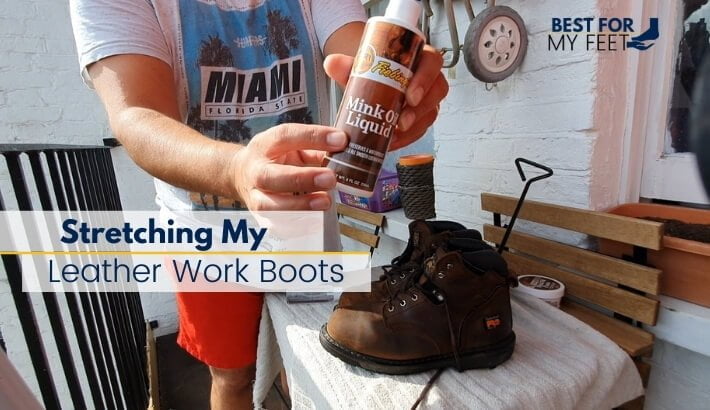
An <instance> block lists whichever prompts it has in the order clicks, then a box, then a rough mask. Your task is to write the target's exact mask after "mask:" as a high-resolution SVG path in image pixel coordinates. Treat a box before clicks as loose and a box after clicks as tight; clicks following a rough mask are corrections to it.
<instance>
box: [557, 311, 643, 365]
mask: <svg viewBox="0 0 710 410" xmlns="http://www.w3.org/2000/svg"><path fill="white" fill-rule="evenodd" d="M561 307H562V310H563V311H565V312H566V313H568V314H570V315H572V316H574V317H576V318H577V319H579V320H580V321H582V322H584V323H586V324H588V325H589V326H591V327H592V328H594V329H595V330H596V331H598V332H599V333H601V334H603V335H604V336H606V337H608V338H609V339H611V340H612V341H613V342H614V343H616V344H618V345H619V347H621V349H622V350H624V351H625V352H626V353H628V354H629V356H631V357H639V356H643V355H646V354H648V353H650V352H651V350H652V349H653V339H654V338H653V334H651V333H648V332H646V331H645V330H643V329H640V328H638V327H635V326H631V325H629V324H628V323H624V322H622V321H620V320H617V319H614V318H613V317H609V316H606V315H604V314H602V313H599V312H596V311H594V310H592V309H589V308H588V307H585V306H582V305H580V304H578V303H574V302H572V301H570V300H568V299H563V301H562V306H561ZM639 373H641V372H639ZM642 375H643V374H642Z"/></svg>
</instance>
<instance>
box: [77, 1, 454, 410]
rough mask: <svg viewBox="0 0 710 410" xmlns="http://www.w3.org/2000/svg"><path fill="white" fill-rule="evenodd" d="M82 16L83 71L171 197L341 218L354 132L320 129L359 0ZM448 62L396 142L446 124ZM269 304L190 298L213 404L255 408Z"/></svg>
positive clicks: (184, 330)
mask: <svg viewBox="0 0 710 410" xmlns="http://www.w3.org/2000/svg"><path fill="white" fill-rule="evenodd" d="M71 14H72V22H73V25H74V34H75V37H76V42H77V49H78V52H79V57H80V64H81V68H82V74H83V75H84V78H85V80H86V81H87V82H88V83H90V84H91V85H93V87H94V88H95V89H96V91H97V93H98V95H99V97H100V98H101V100H102V102H103V103H104V105H105V108H106V111H107V113H108V117H109V121H110V124H111V128H112V130H113V132H114V134H115V135H116V137H117V138H118V139H119V140H120V141H121V143H122V144H123V146H124V147H125V148H126V150H127V151H128V153H129V154H130V155H131V157H132V158H133V160H134V161H135V162H136V163H137V164H138V165H139V166H141V167H142V168H143V169H145V170H146V171H147V172H149V173H150V174H151V175H153V176H154V177H155V178H156V190H157V194H158V195H157V201H158V203H159V204H160V206H162V207H167V208H168V209H171V210H185V209H214V208H224V207H225V206H230V207H231V206H235V207H239V206H245V207H247V208H249V209H251V210H315V211H326V210H327V211H328V212H329V215H332V207H331V205H332V200H331V196H330V194H329V191H330V190H332V189H333V188H334V187H335V183H336V180H335V175H334V174H333V172H332V171H330V170H329V169H327V168H321V167H320V166H319V165H320V164H321V161H322V159H323V155H324V153H325V152H329V151H340V150H342V149H344V147H345V146H346V144H347V137H346V135H345V134H344V133H343V132H340V131H338V130H336V129H333V128H331V127H327V126H322V125H314V124H326V123H328V122H329V114H328V88H327V81H326V76H325V73H327V75H328V76H330V77H331V78H332V79H333V80H335V81H337V82H338V84H340V85H341V86H344V85H345V83H346V82H347V78H348V75H349V72H350V68H351V66H352V62H353V58H352V57H351V56H353V55H354V54H355V52H356V50H357V47H358V44H359V39H360V37H361V35H362V32H363V28H364V24H363V22H364V20H365V13H364V10H363V8H362V6H361V3H360V0H300V1H298V0H160V1H158V0H72V1H71ZM324 58H325V60H323V59H324ZM441 66H442V59H441V56H440V55H439V54H438V53H437V52H436V51H435V50H434V49H433V48H431V47H427V48H426V50H425V52H424V54H423V56H422V58H421V60H420V64H419V66H418V68H417V72H416V75H415V77H414V79H413V80H412V82H411V87H410V89H409V91H408V94H407V103H408V106H409V107H408V108H407V109H406V110H405V111H404V113H403V114H402V116H401V120H400V123H399V127H398V132H397V135H396V136H395V139H394V140H393V142H392V149H398V148H401V147H403V146H405V145H407V144H409V143H411V142H413V141H415V140H416V139H418V138H419V137H421V136H422V135H423V134H424V132H425V131H426V129H427V128H428V127H429V126H430V125H431V124H432V123H433V122H434V120H435V118H436V115H437V111H438V110H437V106H438V104H439V102H440V101H441V100H442V99H443V98H444V97H445V95H446V94H447V92H448V85H447V83H446V80H445V79H444V77H443V76H442V75H441ZM296 192H309V193H308V194H305V195H294V193H296ZM235 198H238V199H239V200H238V201H235ZM333 225H334V224H333ZM336 240H337V235H336V236H335V238H333V241H336ZM333 241H331V246H333V243H332V242H333ZM262 300H263V299H262V296H261V295H255V294H249V293H229V294H214V293H213V294H199V293H189V294H179V295H178V310H179V314H180V335H179V339H178V342H179V344H180V345H181V346H182V347H183V348H185V349H186V350H187V351H188V352H189V353H191V354H192V355H193V356H195V357H196V358H197V359H199V360H201V361H203V362H204V363H206V364H207V365H208V366H209V367H210V371H211V374H212V393H211V403H212V408H213V409H234V408H249V407H251V381H252V379H253V377H254V368H255V367H254V362H255V360H256V340H257V334H258V326H259V319H260V313H261V304H262Z"/></svg>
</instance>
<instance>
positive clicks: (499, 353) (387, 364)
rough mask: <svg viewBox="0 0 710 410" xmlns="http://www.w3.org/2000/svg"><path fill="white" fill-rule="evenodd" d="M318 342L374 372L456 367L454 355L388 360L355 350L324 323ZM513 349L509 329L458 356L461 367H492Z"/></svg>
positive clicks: (423, 370) (509, 354)
mask: <svg viewBox="0 0 710 410" xmlns="http://www.w3.org/2000/svg"><path fill="white" fill-rule="evenodd" d="M320 344H321V345H322V346H323V348H324V349H325V350H326V351H327V352H328V353H330V354H332V355H333V356H335V357H337V358H338V359H340V360H342V361H344V362H345V363H348V364H351V365H354V366H358V367H362V368H363V369H366V370H370V371H373V372H377V373H384V374H392V375H402V374H412V373H421V372H425V371H427V370H433V369H440V368H447V367H453V368H456V359H455V358H454V355H453V354H448V355H439V356H430V357H426V358H422V359H415V360H389V359H382V358H378V357H374V356H369V355H366V354H362V353H358V352H354V351H352V350H349V349H348V348H346V347H344V346H342V345H340V344H338V342H336V341H335V340H334V339H333V338H332V337H330V335H329V334H328V330H327V329H326V325H323V327H322V328H321V330H320ZM514 349H515V333H513V332H512V331H511V332H510V335H509V336H507V337H506V338H505V339H503V340H501V341H500V342H498V343H495V344H492V345H488V346H484V347H482V348H479V349H476V350H472V351H469V352H464V353H462V354H461V355H460V359H461V366H462V368H461V369H460V370H461V371H464V370H470V369H493V368H495V367H496V366H498V365H499V364H501V363H504V362H505V361H507V360H508V359H510V356H512V355H513V350H514Z"/></svg>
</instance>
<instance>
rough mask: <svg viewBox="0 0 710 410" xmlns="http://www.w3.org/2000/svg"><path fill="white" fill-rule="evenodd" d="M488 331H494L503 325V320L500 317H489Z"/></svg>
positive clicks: (487, 321) (487, 320)
mask: <svg viewBox="0 0 710 410" xmlns="http://www.w3.org/2000/svg"><path fill="white" fill-rule="evenodd" d="M485 320H486V329H487V330H493V329H495V328H497V327H499V326H500V325H501V323H502V322H501V320H500V316H498V315H495V316H490V317H487V318H486V319H485Z"/></svg>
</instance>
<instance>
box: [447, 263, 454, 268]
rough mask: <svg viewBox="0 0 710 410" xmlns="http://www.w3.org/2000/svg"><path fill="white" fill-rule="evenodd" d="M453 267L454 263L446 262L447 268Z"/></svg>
mask: <svg viewBox="0 0 710 410" xmlns="http://www.w3.org/2000/svg"><path fill="white" fill-rule="evenodd" d="M453 268H454V264H453V263H447V264H446V269H453Z"/></svg>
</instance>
